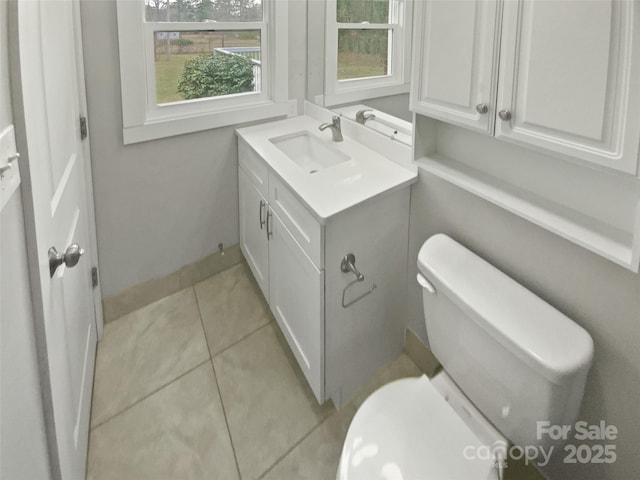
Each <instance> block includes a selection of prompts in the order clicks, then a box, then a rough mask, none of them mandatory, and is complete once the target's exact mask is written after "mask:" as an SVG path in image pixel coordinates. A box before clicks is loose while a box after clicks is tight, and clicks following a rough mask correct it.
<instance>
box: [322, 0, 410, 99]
mask: <svg viewBox="0 0 640 480" xmlns="http://www.w3.org/2000/svg"><path fill="white" fill-rule="evenodd" d="M411 9H412V4H411V0H328V1H327V22H326V24H327V30H326V59H325V77H326V78H325V99H324V100H325V105H336V104H338V103H346V102H352V101H358V100H364V99H366V98H373V97H380V96H384V95H394V94H397V93H405V92H408V91H409V78H410V55H411V51H410V50H411V48H410V46H411V18H410V17H411Z"/></svg>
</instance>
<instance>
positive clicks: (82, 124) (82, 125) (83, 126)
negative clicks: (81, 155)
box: [80, 117, 88, 140]
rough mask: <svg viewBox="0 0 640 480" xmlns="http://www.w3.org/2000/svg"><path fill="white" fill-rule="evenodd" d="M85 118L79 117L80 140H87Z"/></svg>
mask: <svg viewBox="0 0 640 480" xmlns="http://www.w3.org/2000/svg"><path fill="white" fill-rule="evenodd" d="M87 135H88V132H87V117H80V140H84V139H85V138H87Z"/></svg>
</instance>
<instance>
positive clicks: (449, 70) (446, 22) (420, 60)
mask: <svg viewBox="0 0 640 480" xmlns="http://www.w3.org/2000/svg"><path fill="white" fill-rule="evenodd" d="M415 13H416V25H415V32H416V35H415V38H416V42H415V45H416V48H415V52H414V70H413V78H412V85H413V88H412V92H411V105H412V109H413V110H414V111H416V112H418V113H422V114H424V115H427V116H430V117H433V118H437V119H439V120H444V121H446V122H452V123H457V124H459V125H463V126H465V127H468V128H472V129H474V130H480V131H483V132H487V133H492V132H493V125H494V118H495V109H494V105H495V97H496V89H495V84H496V79H497V72H498V65H497V51H498V45H499V43H498V32H499V30H498V27H499V21H498V18H497V15H498V3H497V1H495V0H486V1H485V0H483V1H477V2H476V1H456V2H451V1H428V2H416V12H415Z"/></svg>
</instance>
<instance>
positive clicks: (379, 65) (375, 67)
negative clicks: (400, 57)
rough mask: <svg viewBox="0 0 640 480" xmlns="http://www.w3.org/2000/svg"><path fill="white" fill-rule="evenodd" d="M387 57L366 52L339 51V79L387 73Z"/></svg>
mask: <svg viewBox="0 0 640 480" xmlns="http://www.w3.org/2000/svg"><path fill="white" fill-rule="evenodd" d="M386 64H387V57H386V55H385V56H384V57H382V56H380V55H370V54H366V53H352V52H344V51H339V52H338V80H348V79H350V78H363V77H377V76H381V75H386V74H387V65H386Z"/></svg>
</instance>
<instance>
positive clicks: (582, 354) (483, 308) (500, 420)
mask: <svg viewBox="0 0 640 480" xmlns="http://www.w3.org/2000/svg"><path fill="white" fill-rule="evenodd" d="M418 268H419V271H420V273H418V283H419V284H420V285H421V286H422V292H423V304H424V315H425V320H426V326H427V333H428V336H429V343H430V347H431V349H432V351H433V353H434V355H435V356H436V357H437V358H438V360H439V361H440V363H441V364H442V366H443V368H444V371H442V372H441V373H439V374H437V375H436V376H435V377H434V378H432V379H429V378H427V377H426V376H424V375H423V376H422V377H420V378H405V379H402V380H398V381H395V382H392V383H390V384H388V385H385V386H384V387H382V388H380V389H379V390H377V391H376V392H375V393H373V394H372V395H371V396H370V397H369V398H368V399H367V400H366V401H365V402H364V403H363V404H362V406H361V407H360V409H359V410H358V412H357V413H356V415H355V417H354V418H353V421H352V423H351V426H350V427H349V431H348V433H347V437H346V440H345V443H344V446H343V449H342V456H341V458H340V465H339V468H338V474H337V478H338V480H378V479H385V480H480V479H481V480H488V479H496V480H497V479H499V478H501V477H502V467H501V464H502V460H503V458H500V456H497V457H493V458H487V455H486V451H487V450H488V449H487V448H484V450H483V451H484V453H485V455H483V454H481V452H482V451H481V450H478V448H477V447H481V446H494V447H495V446H496V445H499V444H500V443H496V442H505V443H506V442H507V441H509V442H510V443H512V444H515V445H520V446H529V445H530V446H542V447H544V448H545V449H547V448H548V446H550V445H552V444H553V442H552V440H550V439H549V438H547V437H544V438H541V439H538V438H537V436H538V435H537V422H538V421H549V422H550V423H551V424H552V425H553V424H562V425H564V424H572V423H573V422H575V420H576V417H577V415H578V410H579V408H580V403H581V401H582V396H583V393H584V385H585V381H586V376H587V372H588V370H589V367H590V366H591V361H592V358H593V341H592V339H591V337H590V336H589V334H588V333H587V332H586V331H585V330H584V329H583V328H582V327H580V326H579V325H577V324H576V323H574V322H573V321H572V320H570V319H569V318H567V317H566V316H565V315H563V314H562V313H560V312H559V311H557V310H556V309H555V308H553V307H552V306H550V305H549V304H547V303H545V302H544V301H543V300H541V299H540V298H538V297H536V296H535V295H534V294H533V293H531V292H530V291H529V290H527V289H525V288H524V287H522V286H521V285H520V284H518V283H516V282H515V281H514V280H512V279H511V278H509V277H507V276H506V275H505V274H503V273H502V272H500V271H499V270H497V269H496V268H495V267H493V266H492V265H490V264H488V263H487V262H485V261H484V260H482V259H481V258H479V257H478V256H476V255H475V254H473V253H472V252H470V251H469V250H467V249H466V248H465V247H463V246H462V245H460V244H459V243H457V242H455V241H454V240H452V239H451V238H449V237H447V236H446V235H442V234H438V235H435V236H433V237H431V238H429V239H428V240H427V241H426V242H425V244H424V245H423V246H422V248H421V249H420V253H419V255H418ZM502 445H504V443H503V444H502ZM491 451H493V452H498V453H500V451H502V452H504V448H503V449H502V450H501V449H499V448H497V449H496V448H493V449H491Z"/></svg>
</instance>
